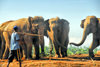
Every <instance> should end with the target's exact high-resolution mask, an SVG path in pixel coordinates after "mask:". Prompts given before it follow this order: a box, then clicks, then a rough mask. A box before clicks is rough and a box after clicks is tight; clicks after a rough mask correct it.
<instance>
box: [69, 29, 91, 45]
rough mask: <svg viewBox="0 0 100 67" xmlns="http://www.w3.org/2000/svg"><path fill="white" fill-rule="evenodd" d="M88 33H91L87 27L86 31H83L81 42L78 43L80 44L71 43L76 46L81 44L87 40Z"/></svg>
mask: <svg viewBox="0 0 100 67" xmlns="http://www.w3.org/2000/svg"><path fill="white" fill-rule="evenodd" d="M88 33H89V32H88V29H86V28H85V29H84V31H83V37H82V40H81V41H80V43H78V44H76V43H70V44H73V45H75V46H81V45H82V44H83V43H84V41H85V40H86V37H87V35H88Z"/></svg>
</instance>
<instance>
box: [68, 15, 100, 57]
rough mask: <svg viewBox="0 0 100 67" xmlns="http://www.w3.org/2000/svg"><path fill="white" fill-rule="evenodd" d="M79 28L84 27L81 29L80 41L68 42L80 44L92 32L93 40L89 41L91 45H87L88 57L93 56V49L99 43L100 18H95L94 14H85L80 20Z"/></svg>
mask: <svg viewBox="0 0 100 67" xmlns="http://www.w3.org/2000/svg"><path fill="white" fill-rule="evenodd" d="M80 26H81V28H84V30H83V37H82V40H81V41H80V43H78V44H76V43H70V44H73V45H75V46H80V45H82V44H83V43H84V41H85V40H86V37H87V36H88V35H89V34H90V33H92V34H93V41H92V43H91V46H90V47H89V57H91V58H93V57H94V54H93V50H94V49H95V48H96V47H97V46H99V44H100V18H97V17H96V16H87V17H86V19H84V20H82V21H81V25H80Z"/></svg>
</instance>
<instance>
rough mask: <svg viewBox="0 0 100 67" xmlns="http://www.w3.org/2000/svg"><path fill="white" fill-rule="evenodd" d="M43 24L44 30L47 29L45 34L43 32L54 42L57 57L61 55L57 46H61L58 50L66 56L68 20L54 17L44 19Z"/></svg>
mask: <svg viewBox="0 0 100 67" xmlns="http://www.w3.org/2000/svg"><path fill="white" fill-rule="evenodd" d="M45 24H46V28H45V30H46V31H47V34H46V33H44V34H45V35H47V36H49V38H50V40H51V41H52V43H53V44H54V46H55V50H56V54H57V55H58V57H61V56H60V53H59V47H61V50H60V52H61V54H62V57H65V56H67V46H68V43H69V36H68V33H69V22H68V21H66V20H64V19H59V18H58V17H56V18H52V19H50V20H49V19H48V20H46V21H45ZM51 51H52V50H51Z"/></svg>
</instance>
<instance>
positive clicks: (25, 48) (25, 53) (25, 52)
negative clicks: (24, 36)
mask: <svg viewBox="0 0 100 67" xmlns="http://www.w3.org/2000/svg"><path fill="white" fill-rule="evenodd" d="M20 47H21V48H22V57H23V55H25V59H26V58H27V45H26V43H24V44H22V45H20ZM23 51H24V54H23Z"/></svg>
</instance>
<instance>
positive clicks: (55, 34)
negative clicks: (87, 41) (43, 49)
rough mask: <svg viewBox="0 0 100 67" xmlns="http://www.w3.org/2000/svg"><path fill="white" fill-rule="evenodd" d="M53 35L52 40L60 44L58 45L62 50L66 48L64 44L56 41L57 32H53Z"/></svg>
mask: <svg viewBox="0 0 100 67" xmlns="http://www.w3.org/2000/svg"><path fill="white" fill-rule="evenodd" d="M53 37H54V40H53V41H54V42H55V43H56V44H57V45H58V46H60V47H61V48H63V49H64V50H67V48H66V47H65V46H63V45H61V44H60V43H59V42H58V39H57V33H55V32H54V35H53Z"/></svg>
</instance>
